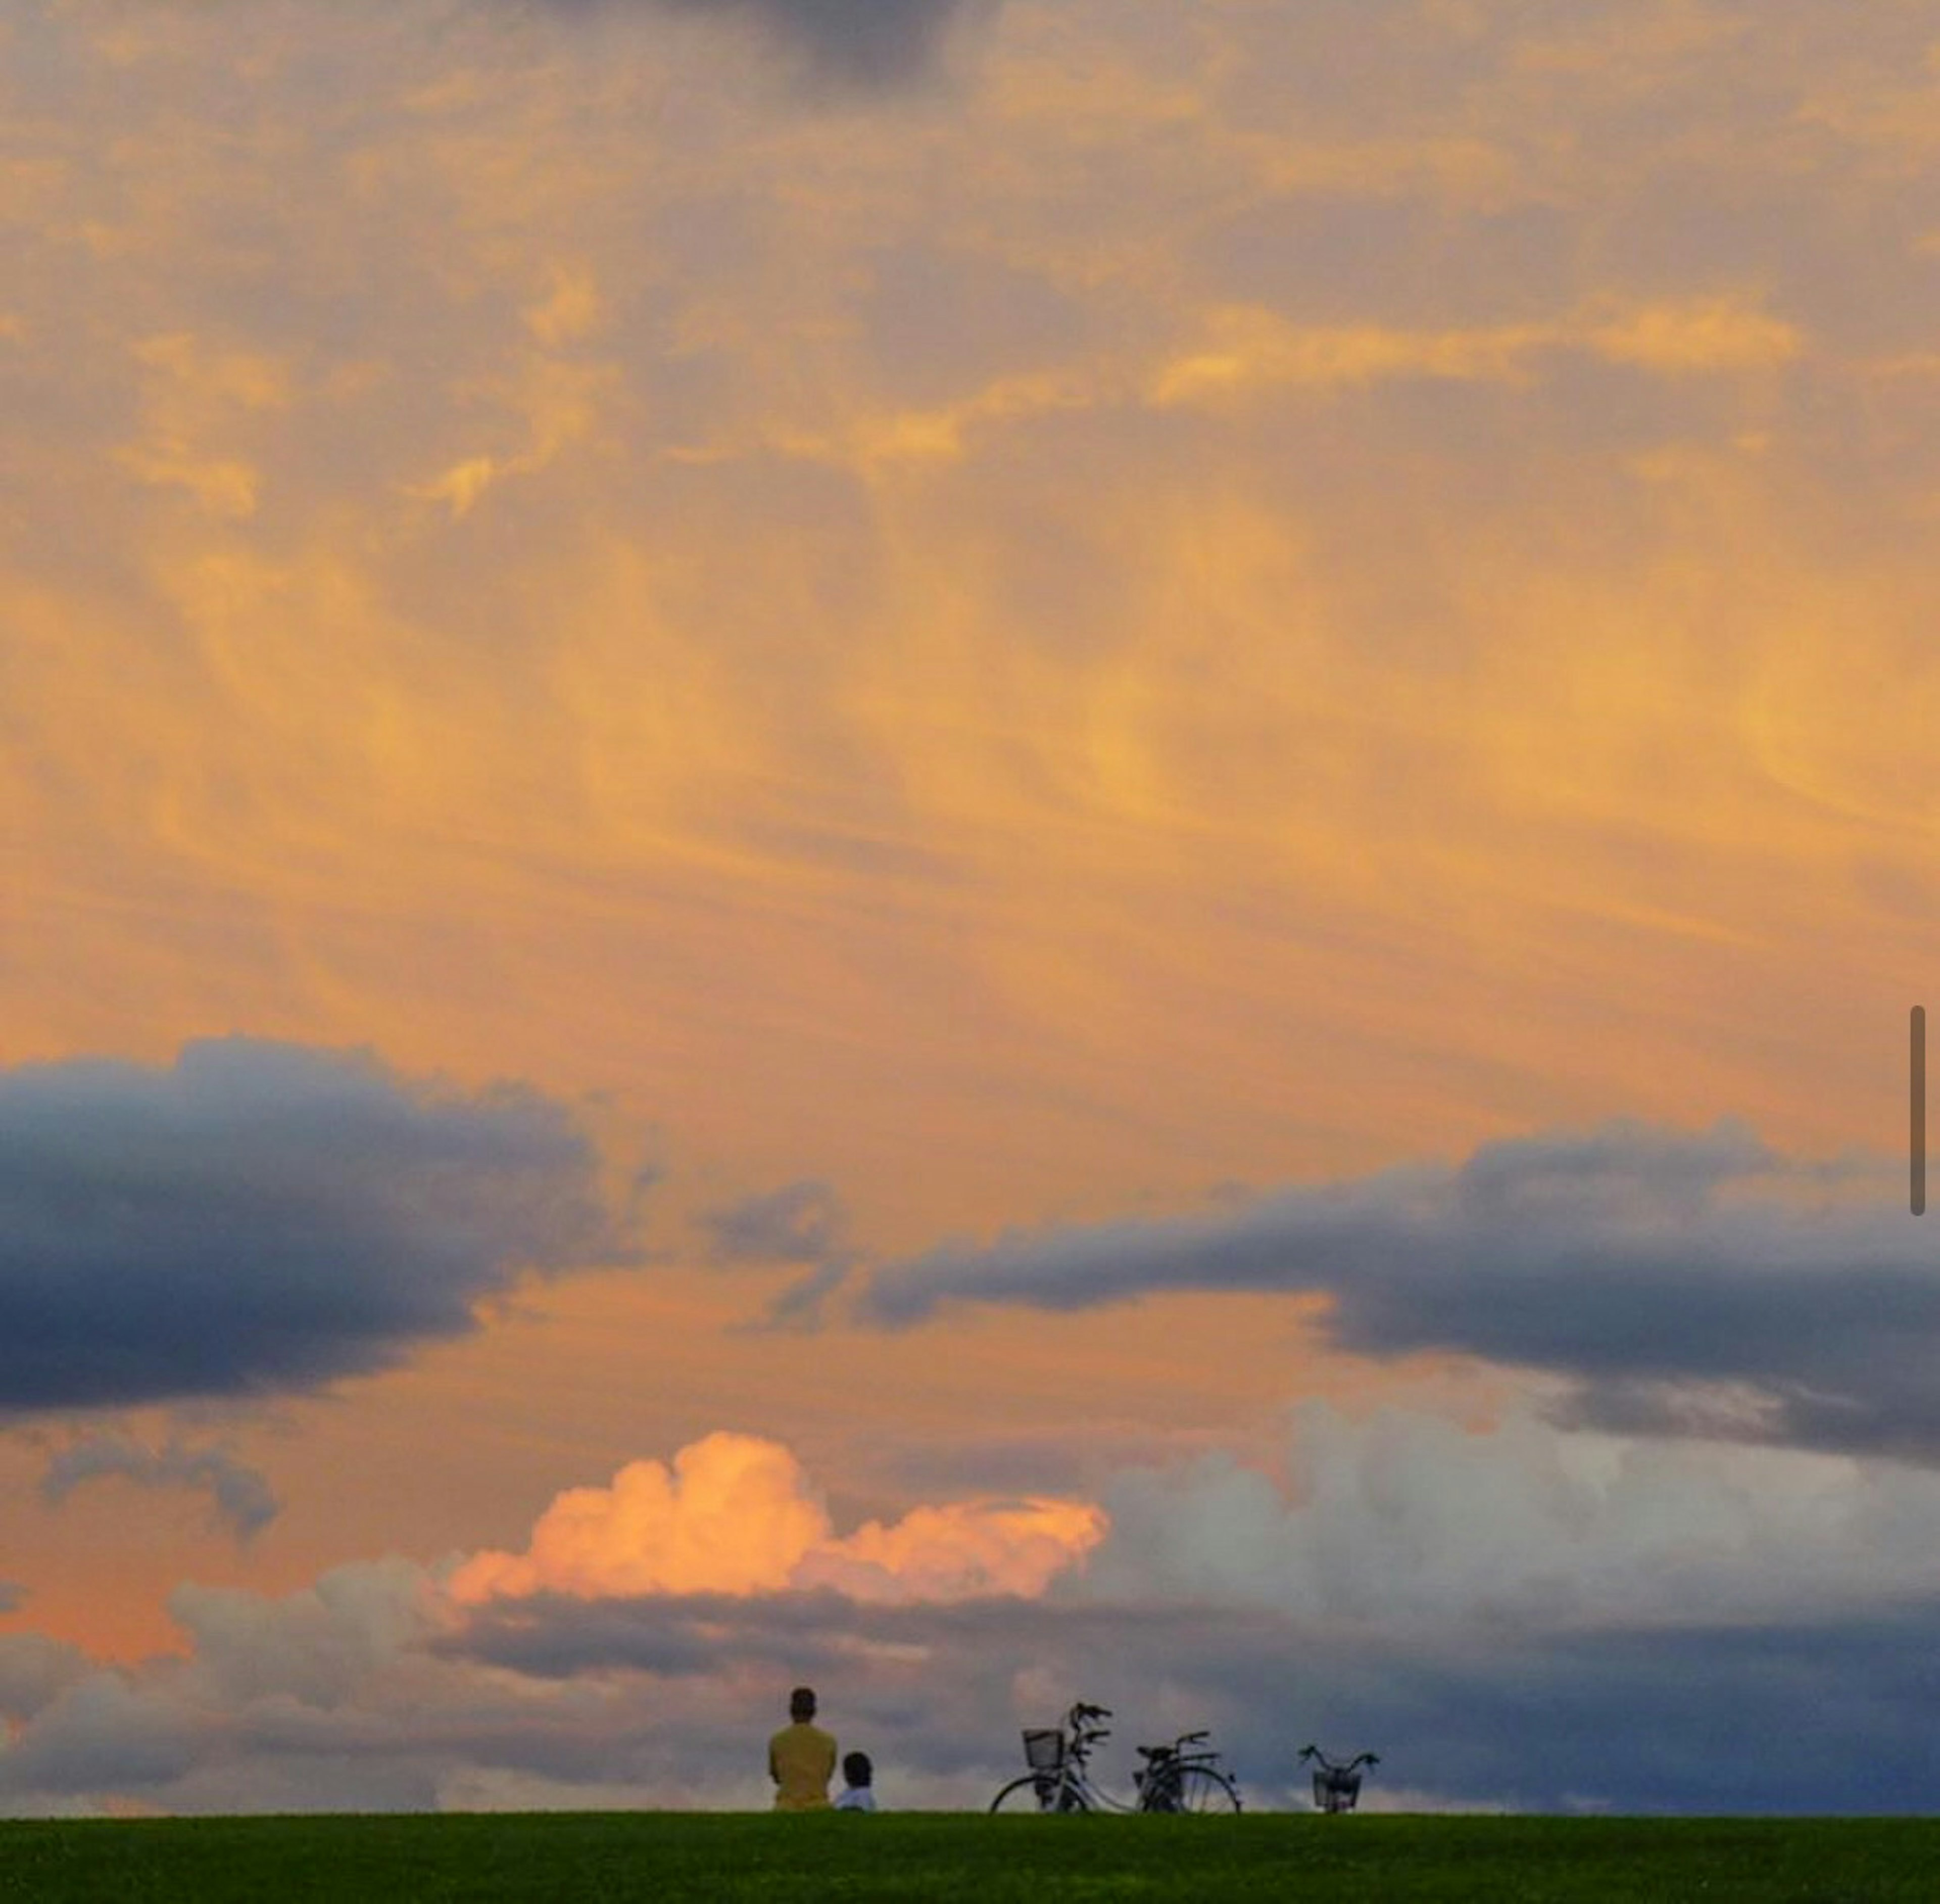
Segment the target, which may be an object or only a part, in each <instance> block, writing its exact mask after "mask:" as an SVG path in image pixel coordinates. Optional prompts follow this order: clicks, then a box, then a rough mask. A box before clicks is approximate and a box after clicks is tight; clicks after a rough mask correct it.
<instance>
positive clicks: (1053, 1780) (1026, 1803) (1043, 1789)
mask: <svg viewBox="0 0 1940 1904" xmlns="http://www.w3.org/2000/svg"><path fill="white" fill-rule="evenodd" d="M990 1809H991V1810H992V1811H1006V1812H1008V1811H1028V1812H1034V1813H1036V1814H1039V1815H1040V1816H1046V1815H1048V1814H1051V1813H1053V1812H1058V1811H1084V1809H1085V1805H1084V1799H1081V1797H1080V1796H1078V1793H1077V1791H1076V1790H1075V1789H1074V1788H1073V1787H1072V1786H1070V1785H1068V1784H1067V1783H1065V1781H1064V1780H1063V1779H1061V1778H1058V1777H1050V1778H1039V1777H1036V1776H1034V1775H1033V1774H1029V1773H1026V1774H1025V1776H1024V1777H1022V1778H1014V1779H1012V1780H1011V1782H1010V1783H1008V1785H1006V1786H1005V1787H1004V1789H1003V1790H1002V1791H1001V1792H999V1793H998V1794H997V1796H996V1797H995V1798H993V1799H992V1800H991V1801H990Z"/></svg>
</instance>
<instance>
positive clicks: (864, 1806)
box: [835, 1752, 876, 1811]
mask: <svg viewBox="0 0 1940 1904" xmlns="http://www.w3.org/2000/svg"><path fill="white" fill-rule="evenodd" d="M842 1776H843V1777H844V1778H846V1780H848V1781H849V1784H848V1788H847V1789H846V1790H845V1791H844V1792H843V1793H842V1794H841V1796H840V1797H839V1798H837V1799H836V1801H835V1808H836V1810H837V1811H874V1810H875V1808H876V1768H875V1767H874V1765H871V1764H870V1762H869V1755H868V1753H866V1752H852V1753H850V1754H849V1756H847V1757H846V1759H843V1761H842Z"/></svg>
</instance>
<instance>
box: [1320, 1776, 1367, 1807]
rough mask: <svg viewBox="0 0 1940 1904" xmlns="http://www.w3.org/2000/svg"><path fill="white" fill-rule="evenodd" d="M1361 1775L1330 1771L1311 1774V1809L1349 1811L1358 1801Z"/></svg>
mask: <svg viewBox="0 0 1940 1904" xmlns="http://www.w3.org/2000/svg"><path fill="white" fill-rule="evenodd" d="M1360 1796H1361V1774H1359V1772H1357V1771H1339V1770H1338V1769H1330V1770H1328V1771H1317V1772H1316V1773H1315V1774H1313V1808H1314V1809H1315V1810H1316V1811H1353V1808H1354V1807H1355V1806H1356V1804H1358V1803H1359V1801H1360Z"/></svg>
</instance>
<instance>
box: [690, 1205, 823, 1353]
mask: <svg viewBox="0 0 1940 1904" xmlns="http://www.w3.org/2000/svg"><path fill="white" fill-rule="evenodd" d="M703 1222H704V1224H705V1225H706V1228H707V1230H708V1231H709V1234H710V1236H711V1237H712V1249H711V1254H712V1257H713V1259H714V1260H715V1262H720V1263H752V1264H776V1263H794V1264H799V1265H802V1266H803V1267H804V1268H807V1271H808V1272H809V1273H808V1274H807V1275H806V1276H804V1277H801V1279H800V1280H798V1281H797V1282H795V1283H790V1284H789V1286H788V1287H787V1288H786V1289H784V1290H783V1291H782V1292H781V1294H780V1295H778V1296H777V1297H776V1298H775V1299H774V1301H773V1303H771V1304H770V1305H769V1308H768V1312H767V1325H768V1326H770V1327H771V1328H782V1329H791V1328H792V1329H804V1328H810V1327H813V1326H814V1325H815V1324H816V1323H818V1322H819V1321H820V1320H821V1318H822V1305H823V1304H824V1303H825V1302H826V1301H827V1300H828V1298H829V1297H830V1296H831V1295H833V1294H834V1292H835V1291H836V1290H837V1289H839V1288H840V1286H841V1285H842V1284H843V1282H844V1281H846V1280H847V1277H848V1275H849V1272H850V1270H852V1269H853V1268H854V1267H855V1266H856V1252H855V1250H854V1249H852V1248H851V1247H850V1243H849V1240H848V1228H849V1213H848V1211H847V1210H846V1207H844V1206H843V1202H842V1199H841V1198H840V1196H838V1195H837V1193H836V1192H835V1191H834V1188H831V1186H830V1185H828V1184H827V1183H825V1182H821V1181H820V1180H819V1179H810V1178H805V1179H802V1180H801V1181H800V1182H795V1183H789V1184H785V1185H783V1186H782V1188H780V1189H779V1190H770V1191H765V1192H762V1193H761V1195H757V1196H752V1197H749V1198H743V1201H740V1202H739V1203H737V1204H731V1205H729V1206H728V1207H726V1208H724V1209H721V1210H713V1211H711V1212H709V1213H708V1215H707V1216H706V1217H705V1218H704V1219H703Z"/></svg>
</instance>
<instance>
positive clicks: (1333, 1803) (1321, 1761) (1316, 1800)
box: [1300, 1745, 1381, 1811]
mask: <svg viewBox="0 0 1940 1904" xmlns="http://www.w3.org/2000/svg"><path fill="white" fill-rule="evenodd" d="M1300 1756H1301V1759H1303V1760H1304V1759H1312V1760H1313V1762H1314V1766H1315V1770H1314V1774H1313V1808H1314V1810H1315V1811H1353V1808H1355V1806H1356V1805H1358V1804H1359V1802H1360V1801H1361V1768H1362V1766H1363V1765H1379V1764H1380V1762H1381V1761H1380V1755H1379V1754H1378V1753H1373V1752H1362V1753H1358V1754H1356V1756H1354V1757H1353V1758H1352V1759H1348V1760H1347V1762H1346V1763H1345V1764H1344V1765H1336V1764H1335V1762H1334V1761H1333V1760H1332V1759H1330V1758H1328V1756H1327V1755H1326V1753H1324V1752H1322V1750H1321V1749H1320V1748H1319V1746H1317V1745H1306V1746H1302V1747H1301V1750H1300Z"/></svg>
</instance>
